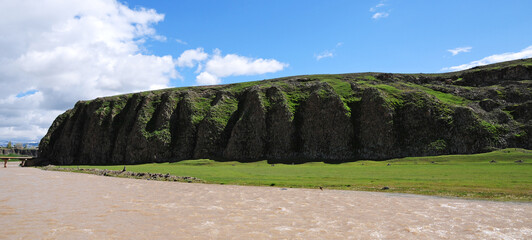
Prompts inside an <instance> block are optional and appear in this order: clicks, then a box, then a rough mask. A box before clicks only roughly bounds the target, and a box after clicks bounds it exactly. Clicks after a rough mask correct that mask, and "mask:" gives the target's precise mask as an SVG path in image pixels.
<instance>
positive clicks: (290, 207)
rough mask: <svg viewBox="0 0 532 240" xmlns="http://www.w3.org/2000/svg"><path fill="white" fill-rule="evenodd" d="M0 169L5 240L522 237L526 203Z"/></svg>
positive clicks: (529, 224) (527, 228) (528, 225)
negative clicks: (160, 180)
mask: <svg viewBox="0 0 532 240" xmlns="http://www.w3.org/2000/svg"><path fill="white" fill-rule="evenodd" d="M17 165H18V164H17V163H15V162H10V163H9V165H8V168H2V169H0V181H1V182H2V187H1V188H0V224H1V227H0V236H2V237H1V238H5V239H21V238H22V239H102V238H103V239H148V238H150V239H168V238H171V239H427V238H431V239H456V238H460V239H531V238H532V204H531V203H509V202H491V201H474V200H462V199H449V198H438V197H427V196H417V195H408V194H392V193H373V192H355V191H338V190H324V191H320V190H314V189H282V188H275V187H244V186H226V185H210V184H195V183H178V182H157V181H147V180H137V179H123V178H111V177H102V176H95V175H88V174H78V173H68V172H55V171H42V170H39V169H35V168H20V167H17Z"/></svg>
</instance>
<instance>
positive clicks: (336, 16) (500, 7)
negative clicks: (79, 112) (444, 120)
mask: <svg viewBox="0 0 532 240" xmlns="http://www.w3.org/2000/svg"><path fill="white" fill-rule="evenodd" d="M126 4H127V5H129V6H130V7H132V8H138V7H145V8H153V9H156V10H157V12H159V13H163V14H165V18H164V21H161V22H159V23H158V24H157V25H156V26H155V28H156V29H157V33H158V34H160V35H163V36H165V37H166V38H167V40H166V41H164V42H159V41H149V42H148V43H146V44H145V46H146V48H147V51H148V52H150V53H153V54H157V55H165V54H171V55H174V56H179V54H181V53H182V51H184V50H187V49H192V48H197V47H202V48H204V50H205V51H206V52H212V51H213V50H214V49H216V48H218V49H220V50H221V51H222V53H225V54H228V53H235V54H238V55H242V56H246V57H251V58H265V59H276V60H278V61H280V62H283V63H287V64H288V65H289V66H288V67H286V68H285V69H283V70H282V71H278V72H275V73H268V74H263V75H259V76H240V77H227V78H224V79H223V83H230V82H239V81H250V80H258V79H263V78H272V77H279V76H288V75H301V74H313V73H350V72H365V71H378V72H411V73H412V72H440V71H442V69H443V68H446V67H451V66H456V65H461V64H465V63H468V62H471V61H475V60H479V59H482V58H484V57H487V56H490V55H495V54H501V53H506V52H519V51H521V50H523V49H525V48H527V47H528V46H530V45H532V27H531V25H530V23H531V22H532V14H530V10H531V9H532V2H531V1H393V0H389V1H308V0H307V1H127V2H126ZM377 5H379V7H377ZM372 8H373V9H374V11H371V9H372ZM378 12H383V13H385V14H387V17H382V18H378V19H375V18H372V16H373V15H374V14H376V13H378ZM177 39H179V41H181V42H186V43H187V44H181V43H179V42H177V41H176V40H177ZM456 48H469V52H460V53H459V54H457V55H455V56H453V55H452V53H451V52H449V51H448V50H451V49H456ZM327 53H331V54H332V56H331V57H324V58H321V59H320V60H317V59H316V56H318V55H320V54H325V55H326V54H327ZM194 70H195V69H181V71H180V73H181V74H182V76H183V77H184V80H182V81H181V80H176V81H173V82H172V83H173V84H174V85H175V86H189V85H194V84H195V82H194V79H195V74H194Z"/></svg>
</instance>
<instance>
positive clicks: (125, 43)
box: [0, 0, 179, 140]
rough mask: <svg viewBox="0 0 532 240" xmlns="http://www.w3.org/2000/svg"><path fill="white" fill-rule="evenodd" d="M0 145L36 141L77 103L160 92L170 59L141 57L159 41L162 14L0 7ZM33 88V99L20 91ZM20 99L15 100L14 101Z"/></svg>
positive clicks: (27, 1) (88, 5)
mask: <svg viewBox="0 0 532 240" xmlns="http://www.w3.org/2000/svg"><path fill="white" fill-rule="evenodd" d="M0 16H2V20H1V21H0V29H2V37H1V38H0V104H1V105H2V107H1V108H0V122H2V124H0V139H27V140H38V139H39V138H40V137H42V136H43V135H44V133H45V132H46V130H47V128H48V127H49V126H50V125H51V123H52V121H53V119H54V118H55V117H56V116H57V114H59V113H61V112H63V111H64V110H66V109H67V108H70V107H72V106H73V105H74V103H75V102H76V101H78V100H80V99H92V98H95V97H99V96H107V95H114V94H120V93H127V92H134V91H142V90H149V89H157V88H164V87H168V86H169V82H170V79H173V78H177V77H179V74H178V72H177V71H176V70H175V67H176V61H175V59H173V58H172V56H156V55H149V54H145V53H143V46H142V43H143V42H145V41H146V39H154V40H159V41H164V40H165V39H166V38H165V37H164V36H160V35H157V34H156V31H155V29H154V28H153V24H156V23H157V22H159V21H162V20H163V19H164V15H162V14H159V13H157V12H156V11H155V10H153V9H144V8H139V9H134V10H133V9H130V8H128V7H127V6H125V5H123V4H122V3H120V2H117V1H116V0H92V1H83V0H71V1H54V0H44V1H40V2H39V4H35V1H31V0H19V1H1V2H0ZM28 90H35V91H36V93H35V94H31V95H26V96H22V97H21V95H19V94H20V93H24V92H27V91H28ZM17 95H19V97H17Z"/></svg>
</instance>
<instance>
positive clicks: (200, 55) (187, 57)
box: [177, 48, 209, 67]
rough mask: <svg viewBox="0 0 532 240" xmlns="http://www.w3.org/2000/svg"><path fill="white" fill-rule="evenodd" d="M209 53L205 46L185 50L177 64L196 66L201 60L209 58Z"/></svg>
mask: <svg viewBox="0 0 532 240" xmlns="http://www.w3.org/2000/svg"><path fill="white" fill-rule="evenodd" d="M208 56H209V55H208V54H207V53H205V52H204V51H203V48H196V49H189V50H186V51H184V52H183V53H182V54H181V56H179V58H178V59H177V66H180V67H194V66H195V65H196V64H198V63H199V62H201V61H203V60H205V59H207V57H208Z"/></svg>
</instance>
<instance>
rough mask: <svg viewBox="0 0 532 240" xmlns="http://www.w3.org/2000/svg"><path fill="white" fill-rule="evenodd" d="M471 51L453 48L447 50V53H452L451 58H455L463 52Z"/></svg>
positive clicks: (465, 48) (464, 48)
mask: <svg viewBox="0 0 532 240" xmlns="http://www.w3.org/2000/svg"><path fill="white" fill-rule="evenodd" d="M471 49H472V47H458V48H455V49H449V50H447V51H448V52H450V53H452V54H453V56H456V55H458V54H459V53H463V52H470V51H471Z"/></svg>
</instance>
